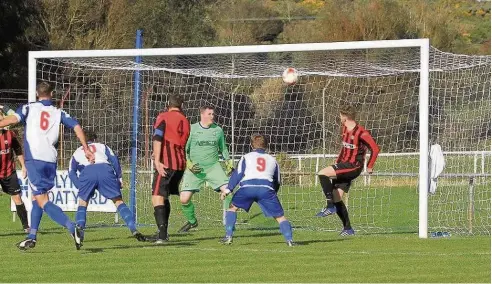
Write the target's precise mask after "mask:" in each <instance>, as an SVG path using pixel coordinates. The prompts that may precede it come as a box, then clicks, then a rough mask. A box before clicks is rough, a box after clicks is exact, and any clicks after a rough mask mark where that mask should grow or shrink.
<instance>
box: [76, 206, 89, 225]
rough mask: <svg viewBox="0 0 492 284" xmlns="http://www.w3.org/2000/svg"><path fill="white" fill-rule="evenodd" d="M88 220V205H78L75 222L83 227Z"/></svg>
mask: <svg viewBox="0 0 492 284" xmlns="http://www.w3.org/2000/svg"><path fill="white" fill-rule="evenodd" d="M86 221H87V207H85V206H79V207H77V213H76V214H75V224H77V225H78V226H79V227H81V228H82V229H83V228H85V223H86Z"/></svg>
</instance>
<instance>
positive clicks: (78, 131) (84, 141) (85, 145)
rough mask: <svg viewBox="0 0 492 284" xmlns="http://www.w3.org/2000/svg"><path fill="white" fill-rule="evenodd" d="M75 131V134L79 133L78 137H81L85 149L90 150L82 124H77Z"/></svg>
mask: <svg viewBox="0 0 492 284" xmlns="http://www.w3.org/2000/svg"><path fill="white" fill-rule="evenodd" d="M73 131H74V132H75V135H77V138H78V139H79V141H80V144H82V147H83V148H84V151H85V150H88V149H89V146H87V140H86V138H85V133H84V130H82V127H80V125H76V126H75V127H74V128H73Z"/></svg>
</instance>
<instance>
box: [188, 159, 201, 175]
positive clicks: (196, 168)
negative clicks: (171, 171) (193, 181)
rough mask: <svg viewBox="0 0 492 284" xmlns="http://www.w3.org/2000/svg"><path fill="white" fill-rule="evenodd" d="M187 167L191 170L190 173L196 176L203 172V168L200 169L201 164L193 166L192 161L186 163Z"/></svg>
mask: <svg viewBox="0 0 492 284" xmlns="http://www.w3.org/2000/svg"><path fill="white" fill-rule="evenodd" d="M186 167H187V168H188V169H189V170H190V172H192V173H194V174H199V173H200V172H201V171H202V168H200V164H198V163H196V164H193V162H192V161H190V160H187V161H186Z"/></svg>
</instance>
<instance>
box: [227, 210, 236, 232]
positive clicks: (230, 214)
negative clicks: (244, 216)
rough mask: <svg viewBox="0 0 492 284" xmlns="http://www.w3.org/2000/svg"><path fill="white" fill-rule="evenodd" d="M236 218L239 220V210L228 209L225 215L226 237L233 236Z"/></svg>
mask: <svg viewBox="0 0 492 284" xmlns="http://www.w3.org/2000/svg"><path fill="white" fill-rule="evenodd" d="M236 220H237V212H234V211H226V215H225V229H226V237H232V234H233V233H234V226H235V225H236Z"/></svg>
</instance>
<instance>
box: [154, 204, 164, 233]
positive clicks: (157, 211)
mask: <svg viewBox="0 0 492 284" xmlns="http://www.w3.org/2000/svg"><path fill="white" fill-rule="evenodd" d="M165 207H166V206H165V205H157V206H155V207H154V217H155V223H156V224H157V229H158V230H159V239H161V240H163V239H165V238H166V237H167V231H166V228H165V227H164V223H165V220H164V215H165V214H166V213H165V212H166V208H165Z"/></svg>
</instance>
